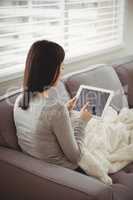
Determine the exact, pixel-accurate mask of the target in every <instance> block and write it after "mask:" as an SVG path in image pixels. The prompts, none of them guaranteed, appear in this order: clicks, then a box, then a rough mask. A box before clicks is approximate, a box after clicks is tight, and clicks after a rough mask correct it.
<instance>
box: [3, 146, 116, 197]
mask: <svg viewBox="0 0 133 200" xmlns="http://www.w3.org/2000/svg"><path fill="white" fill-rule="evenodd" d="M0 194H1V197H3V199H6V200H8V199H25V200H27V199H28V200H31V199H32V200H33V199H39V200H44V199H47V200H48V199H55V198H56V199H58V200H65V199H76V200H78V199H80V200H82V199H83V200H96V199H97V200H102V199H108V200H111V199H112V192H111V188H110V187H109V186H106V185H105V184H103V183H101V182H100V181H98V180H97V179H94V178H92V177H89V176H86V175H83V174H80V173H78V172H75V171H73V170H70V169H66V168H63V167H60V166H56V165H52V164H48V163H46V162H44V161H42V160H39V159H36V158H33V157H31V156H28V155H26V154H23V153H21V152H18V151H15V150H10V149H7V148H3V147H0Z"/></svg>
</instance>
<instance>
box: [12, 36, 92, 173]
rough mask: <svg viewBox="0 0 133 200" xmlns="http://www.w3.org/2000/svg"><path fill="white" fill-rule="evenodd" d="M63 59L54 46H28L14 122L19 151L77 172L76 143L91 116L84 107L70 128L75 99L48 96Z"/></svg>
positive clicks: (78, 151) (78, 155) (78, 149)
mask: <svg viewBox="0 0 133 200" xmlns="http://www.w3.org/2000/svg"><path fill="white" fill-rule="evenodd" d="M64 57H65V52H64V50H63V48H62V47H61V46H60V45H58V44H57V43H54V42H51V41H46V40H42V41H37V42H35V43H34V44H33V45H32V46H31V48H30V50H29V53H28V56H27V60H26V67H25V72H24V81H23V91H24V92H23V94H21V95H19V96H18V98H17V99H16V102H15V105H14V120H15V125H16V130H17V136H18V143H19V145H20V147H21V149H22V151H24V152H25V153H28V154H30V155H32V156H34V157H37V158H40V159H43V160H45V161H47V162H49V163H53V164H56V165H61V166H64V167H67V168H70V169H77V168H78V162H79V160H80V158H81V147H80V144H81V141H82V139H83V137H84V129H85V127H86V125H87V122H88V121H89V120H90V118H91V114H90V113H89V112H88V111H87V109H85V108H86V106H87V105H84V107H83V108H82V109H81V111H80V113H79V120H78V124H77V125H76V127H75V128H74V129H73V128H72V124H71V119H70V113H71V111H72V109H73V107H74V105H75V102H76V98H73V99H70V100H69V101H68V102H67V103H66V104H63V103H62V102H60V101H59V100H57V99H56V101H55V99H54V101H53V99H52V97H51V96H50V95H49V91H50V90H51V88H56V86H57V83H58V82H59V80H60V77H61V73H62V70H63V60H64ZM77 170H79V168H78V169H77Z"/></svg>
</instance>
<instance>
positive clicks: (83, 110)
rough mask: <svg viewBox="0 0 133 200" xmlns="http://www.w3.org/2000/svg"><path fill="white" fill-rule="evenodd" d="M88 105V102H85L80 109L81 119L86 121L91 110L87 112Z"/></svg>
mask: <svg viewBox="0 0 133 200" xmlns="http://www.w3.org/2000/svg"><path fill="white" fill-rule="evenodd" d="M88 105H89V102H87V103H86V104H85V105H84V106H83V107H82V108H81V110H80V117H81V119H83V120H84V121H87V122H88V121H89V120H90V119H91V118H92V114H91V112H89V111H88V109H87V107H88Z"/></svg>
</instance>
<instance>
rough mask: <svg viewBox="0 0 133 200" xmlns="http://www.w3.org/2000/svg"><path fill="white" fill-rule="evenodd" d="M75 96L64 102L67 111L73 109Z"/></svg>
mask: <svg viewBox="0 0 133 200" xmlns="http://www.w3.org/2000/svg"><path fill="white" fill-rule="evenodd" d="M76 100H77V99H76V96H75V97H73V98H72V99H70V100H69V101H68V102H67V103H66V106H67V108H68V110H69V111H71V110H73V108H74V107H75V105H76Z"/></svg>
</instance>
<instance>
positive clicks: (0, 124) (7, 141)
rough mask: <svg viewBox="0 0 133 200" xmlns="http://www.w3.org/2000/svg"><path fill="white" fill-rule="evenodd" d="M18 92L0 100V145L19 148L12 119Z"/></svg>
mask: <svg viewBox="0 0 133 200" xmlns="http://www.w3.org/2000/svg"><path fill="white" fill-rule="evenodd" d="M18 94H19V93H15V94H12V95H10V97H7V98H3V99H1V100H0V146H4V147H8V148H12V149H16V150H20V147H19V145H18V141H17V136H16V128H15V124H14V120H13V104H14V102H15V99H16V97H17V96H18Z"/></svg>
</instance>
